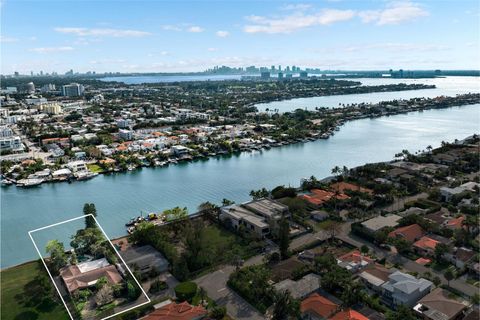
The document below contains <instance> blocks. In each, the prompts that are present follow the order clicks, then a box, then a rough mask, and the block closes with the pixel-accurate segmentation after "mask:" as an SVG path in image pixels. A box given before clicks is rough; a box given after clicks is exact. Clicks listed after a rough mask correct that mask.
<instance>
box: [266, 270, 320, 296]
mask: <svg viewBox="0 0 480 320" xmlns="http://www.w3.org/2000/svg"><path fill="white" fill-rule="evenodd" d="M273 287H274V289H275V290H276V291H277V292H284V291H287V290H288V292H290V295H291V296H292V298H294V299H303V298H305V297H307V296H308V295H310V294H312V293H313V292H315V291H317V290H318V289H319V288H320V276H319V275H316V274H314V273H309V274H307V275H305V276H304V277H303V278H301V279H300V280H297V281H294V280H291V279H285V280H283V281H280V282H278V283H276V284H274V285H273Z"/></svg>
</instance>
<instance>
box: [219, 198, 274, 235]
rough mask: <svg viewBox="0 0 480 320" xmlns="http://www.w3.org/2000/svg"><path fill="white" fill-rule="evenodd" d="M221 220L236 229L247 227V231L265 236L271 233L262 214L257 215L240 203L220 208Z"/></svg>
mask: <svg viewBox="0 0 480 320" xmlns="http://www.w3.org/2000/svg"><path fill="white" fill-rule="evenodd" d="M220 212H221V213H220V216H219V217H220V221H222V223H224V224H225V225H227V227H228V226H229V225H231V227H232V228H233V229H235V230H237V231H238V230H239V229H240V228H242V227H243V228H245V230H246V231H248V232H250V233H252V234H254V235H256V236H257V237H258V238H262V239H263V238H265V237H266V236H267V235H268V234H269V233H270V226H269V224H268V223H267V222H266V221H265V219H264V218H263V217H261V216H257V215H256V214H254V213H253V212H251V211H250V210H247V209H245V208H244V207H242V206H239V205H230V206H226V207H222V208H220Z"/></svg>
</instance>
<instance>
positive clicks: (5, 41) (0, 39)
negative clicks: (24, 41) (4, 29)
mask: <svg viewBox="0 0 480 320" xmlns="http://www.w3.org/2000/svg"><path fill="white" fill-rule="evenodd" d="M17 41H18V39H17V38H12V37H5V36H0V42H3V43H7V42H8V43H11V42H17Z"/></svg>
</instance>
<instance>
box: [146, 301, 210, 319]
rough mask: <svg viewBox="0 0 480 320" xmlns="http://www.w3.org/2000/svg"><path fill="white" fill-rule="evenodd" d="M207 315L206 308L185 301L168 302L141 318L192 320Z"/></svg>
mask: <svg viewBox="0 0 480 320" xmlns="http://www.w3.org/2000/svg"><path fill="white" fill-rule="evenodd" d="M206 315H207V310H206V309H205V308H204V307H202V306H192V305H191V304H189V303H188V302H187V301H185V302H182V303H174V302H172V303H170V304H167V305H166V306H163V307H161V308H159V309H157V310H155V311H153V312H152V313H150V314H148V315H147V316H146V317H144V318H142V319H143V320H193V319H201V318H202V317H204V316H206Z"/></svg>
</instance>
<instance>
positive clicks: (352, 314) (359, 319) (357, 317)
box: [329, 309, 369, 320]
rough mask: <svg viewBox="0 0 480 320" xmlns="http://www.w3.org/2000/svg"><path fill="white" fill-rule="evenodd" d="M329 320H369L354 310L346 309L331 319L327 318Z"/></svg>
mask: <svg viewBox="0 0 480 320" xmlns="http://www.w3.org/2000/svg"><path fill="white" fill-rule="evenodd" d="M329 320H369V319H368V318H367V317H365V316H364V315H363V314H361V313H359V312H357V311H355V310H352V309H347V310H344V311H340V312H338V313H337V314H335V315H334V316H333V317H331V318H329Z"/></svg>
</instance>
